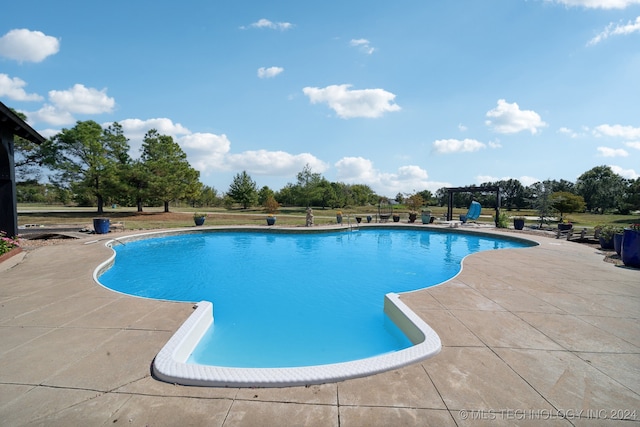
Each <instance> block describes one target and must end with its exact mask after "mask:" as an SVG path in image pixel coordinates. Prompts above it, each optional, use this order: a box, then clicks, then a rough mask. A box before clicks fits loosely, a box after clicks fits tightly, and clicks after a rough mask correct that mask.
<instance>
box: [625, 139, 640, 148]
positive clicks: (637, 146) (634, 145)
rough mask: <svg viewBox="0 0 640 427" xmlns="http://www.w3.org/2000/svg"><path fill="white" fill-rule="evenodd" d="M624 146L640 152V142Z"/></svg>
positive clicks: (628, 143) (631, 142)
mask: <svg viewBox="0 0 640 427" xmlns="http://www.w3.org/2000/svg"><path fill="white" fill-rule="evenodd" d="M624 145H626V146H627V147H631V148H635V149H636V150H640V141H629V142H625V143H624Z"/></svg>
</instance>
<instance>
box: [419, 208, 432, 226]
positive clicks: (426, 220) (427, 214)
mask: <svg viewBox="0 0 640 427" xmlns="http://www.w3.org/2000/svg"><path fill="white" fill-rule="evenodd" d="M420 217H421V219H422V223H423V224H431V222H432V219H431V210H430V209H423V210H422V213H421V215H420Z"/></svg>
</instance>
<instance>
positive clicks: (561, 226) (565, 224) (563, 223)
mask: <svg viewBox="0 0 640 427" xmlns="http://www.w3.org/2000/svg"><path fill="white" fill-rule="evenodd" d="M572 228H573V224H572V223H571V221H569V220H568V219H562V220H560V222H559V223H558V230H562V231H567V230H571V229H572Z"/></svg>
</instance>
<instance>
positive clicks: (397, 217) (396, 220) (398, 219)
mask: <svg viewBox="0 0 640 427" xmlns="http://www.w3.org/2000/svg"><path fill="white" fill-rule="evenodd" d="M399 221H400V215H398V214H393V222H399Z"/></svg>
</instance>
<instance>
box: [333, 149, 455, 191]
mask: <svg viewBox="0 0 640 427" xmlns="http://www.w3.org/2000/svg"><path fill="white" fill-rule="evenodd" d="M335 167H336V170H337V180H338V181H339V182H345V183H347V184H366V185H368V186H370V187H371V188H372V189H374V191H375V192H376V193H378V194H380V195H385V196H388V197H394V196H395V195H396V194H398V193H401V192H403V193H404V192H407V191H413V190H415V191H422V190H430V191H432V192H435V191H436V190H438V189H439V188H442V187H447V186H451V184H450V183H448V182H436V181H429V180H428V177H429V175H428V174H427V171H426V170H424V169H422V168H420V167H419V166H413V165H409V166H401V167H400V168H398V172H397V173H384V172H380V171H379V170H377V169H375V168H374V167H373V163H372V162H371V160H368V159H365V158H362V157H344V158H342V159H340V160H339V161H338V162H336V164H335Z"/></svg>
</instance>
